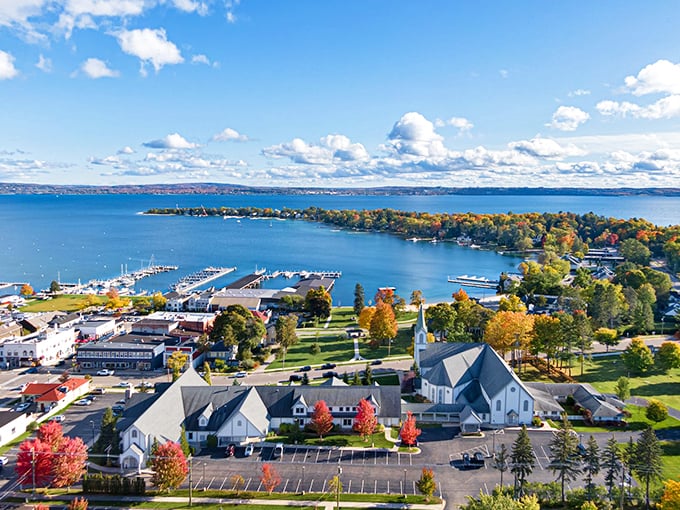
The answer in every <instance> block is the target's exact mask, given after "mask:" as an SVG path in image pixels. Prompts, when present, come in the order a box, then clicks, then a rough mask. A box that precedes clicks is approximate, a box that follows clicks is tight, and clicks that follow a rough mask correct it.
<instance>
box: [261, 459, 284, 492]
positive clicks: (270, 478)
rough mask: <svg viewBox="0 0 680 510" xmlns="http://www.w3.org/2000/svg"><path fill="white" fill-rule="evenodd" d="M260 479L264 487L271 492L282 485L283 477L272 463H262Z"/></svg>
mask: <svg viewBox="0 0 680 510" xmlns="http://www.w3.org/2000/svg"><path fill="white" fill-rule="evenodd" d="M260 481H261V482H262V486H263V487H264V489H265V490H266V491H267V492H268V493H269V494H271V493H272V492H274V489H276V488H277V487H278V486H279V485H281V477H280V476H279V474H278V473H277V472H276V469H275V468H274V466H272V465H271V464H267V463H265V464H262V475H261V476H260Z"/></svg>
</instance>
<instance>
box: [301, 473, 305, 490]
mask: <svg viewBox="0 0 680 510" xmlns="http://www.w3.org/2000/svg"><path fill="white" fill-rule="evenodd" d="M304 493H305V466H302V494H304Z"/></svg>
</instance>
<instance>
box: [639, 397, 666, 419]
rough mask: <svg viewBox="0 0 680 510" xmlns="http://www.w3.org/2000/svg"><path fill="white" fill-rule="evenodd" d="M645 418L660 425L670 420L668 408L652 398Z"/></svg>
mask: <svg viewBox="0 0 680 510" xmlns="http://www.w3.org/2000/svg"><path fill="white" fill-rule="evenodd" d="M645 416H646V417H647V419H648V420H652V421H654V422H657V423H659V422H661V421H664V420H665V419H666V418H668V407H667V406H666V404H664V403H663V402H661V401H659V400H656V399H655V398H652V399H650V400H649V403H648V404H647V408H646V409H645Z"/></svg>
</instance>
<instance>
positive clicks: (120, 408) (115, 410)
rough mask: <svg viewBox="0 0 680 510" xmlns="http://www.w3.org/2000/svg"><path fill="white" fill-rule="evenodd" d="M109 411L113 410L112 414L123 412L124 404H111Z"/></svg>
mask: <svg viewBox="0 0 680 510" xmlns="http://www.w3.org/2000/svg"><path fill="white" fill-rule="evenodd" d="M111 411H113V414H123V411H125V406H123V405H120V404H116V405H114V406H111Z"/></svg>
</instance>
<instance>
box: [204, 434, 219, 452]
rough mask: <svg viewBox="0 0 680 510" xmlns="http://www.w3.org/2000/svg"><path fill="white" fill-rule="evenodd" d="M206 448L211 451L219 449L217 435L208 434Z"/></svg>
mask: <svg viewBox="0 0 680 510" xmlns="http://www.w3.org/2000/svg"><path fill="white" fill-rule="evenodd" d="M205 446H206V448H209V449H211V450H214V449H215V448H217V436H216V435H215V434H208V437H206V438H205Z"/></svg>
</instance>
